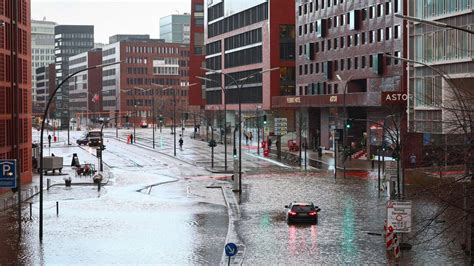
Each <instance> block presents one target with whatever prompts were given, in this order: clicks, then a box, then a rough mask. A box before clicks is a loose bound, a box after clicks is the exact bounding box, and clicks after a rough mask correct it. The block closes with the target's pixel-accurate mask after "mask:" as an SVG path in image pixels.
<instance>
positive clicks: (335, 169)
mask: <svg viewBox="0 0 474 266" xmlns="http://www.w3.org/2000/svg"><path fill="white" fill-rule="evenodd" d="M352 76H353V75H350V76H349V78H348V79H347V80H346V83H345V84H344V96H343V102H344V135H343V136H342V145H343V146H344V152H345V154H344V161H343V165H344V178H346V154H347V151H346V149H347V147H346V146H347V143H346V142H347V125H346V123H347V120H348V119H349V117H348V115H347V105H346V94H347V88H348V87H349V82H350V81H351V80H352ZM336 77H337V79H338V80H339V81H342V78H341V76H340V75H339V74H337V75H336ZM336 148H337V147H336ZM334 160H336V157H334ZM336 171H337V167H336V163H335V161H334V172H336Z"/></svg>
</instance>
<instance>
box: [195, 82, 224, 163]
mask: <svg viewBox="0 0 474 266" xmlns="http://www.w3.org/2000/svg"><path fill="white" fill-rule="evenodd" d="M196 78H198V79H200V80H204V81H209V82H214V83H217V84H219V82H217V81H215V80H212V79H209V78H205V77H199V76H197V77H196ZM219 86H220V87H221V90H222V93H223V94H224V171H226V172H227V102H226V101H227V100H226V94H227V89H226V88H225V87H223V86H222V83H221V84H219Z"/></svg>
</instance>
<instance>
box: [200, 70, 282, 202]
mask: <svg viewBox="0 0 474 266" xmlns="http://www.w3.org/2000/svg"><path fill="white" fill-rule="evenodd" d="M201 69H203V70H205V71H207V72H208V73H211V74H222V75H224V76H225V77H227V78H229V79H231V80H232V82H233V83H234V84H235V85H236V86H237V90H238V95H239V97H238V101H239V121H238V127H239V194H241V193H242V97H241V94H242V88H243V87H244V85H245V84H246V83H247V81H249V80H250V79H251V78H253V77H255V76H256V75H257V74H263V73H266V72H270V71H274V70H278V69H280V68H279V67H275V68H270V69H265V70H262V71H259V72H255V73H252V74H250V75H248V76H246V77H243V78H241V79H235V78H234V77H233V76H232V75H230V74H227V73H224V72H222V70H215V69H209V68H205V67H203V68H201ZM234 135H235V134H234ZM234 149H235V148H234Z"/></svg>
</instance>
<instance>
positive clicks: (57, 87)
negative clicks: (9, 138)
mask: <svg viewBox="0 0 474 266" xmlns="http://www.w3.org/2000/svg"><path fill="white" fill-rule="evenodd" d="M120 63H121V62H120V61H118V62H114V63H110V64H103V65H97V66H92V67H88V68H85V69H81V70H79V71H76V72H74V73H72V74H70V75H69V76H67V77H66V78H65V79H64V80H62V81H61V83H59V84H58V86H56V89H55V90H54V91H53V93H52V94H51V96H50V97H49V100H48V103H47V104H46V108H45V110H44V113H43V120H42V121H41V132H40V168H39V170H40V203H39V205H40V206H39V220H40V221H39V238H40V242H43V174H44V171H43V134H44V124H45V121H46V116H47V115H48V110H49V107H50V105H51V102H52V101H53V98H54V96H55V95H56V93H57V92H58V90H59V89H60V88H61V86H62V85H63V84H64V83H65V82H66V81H68V80H69V79H70V78H72V77H74V76H75V75H77V74H79V73H81V72H84V71H88V70H90V69H96V68H103V67H106V66H111V65H116V64H120Z"/></svg>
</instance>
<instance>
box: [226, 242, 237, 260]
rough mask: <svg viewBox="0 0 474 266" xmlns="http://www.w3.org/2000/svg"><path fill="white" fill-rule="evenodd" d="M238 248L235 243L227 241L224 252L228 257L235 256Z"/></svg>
mask: <svg viewBox="0 0 474 266" xmlns="http://www.w3.org/2000/svg"><path fill="white" fill-rule="evenodd" d="M237 251H238V248H237V245H236V244H234V243H227V244H226V245H225V254H226V255H227V256H229V257H233V256H235V254H237Z"/></svg>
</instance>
